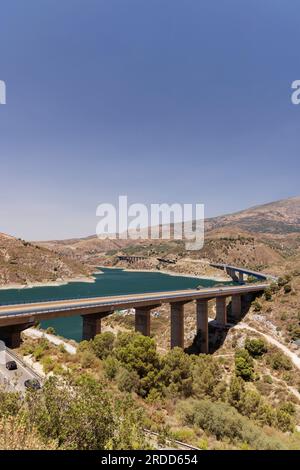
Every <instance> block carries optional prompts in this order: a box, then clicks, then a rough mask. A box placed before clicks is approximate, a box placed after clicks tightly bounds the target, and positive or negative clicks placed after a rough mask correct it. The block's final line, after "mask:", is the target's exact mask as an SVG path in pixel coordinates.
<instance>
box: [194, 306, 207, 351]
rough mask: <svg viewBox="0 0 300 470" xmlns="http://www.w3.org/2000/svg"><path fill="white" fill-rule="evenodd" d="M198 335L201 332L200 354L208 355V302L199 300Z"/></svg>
mask: <svg viewBox="0 0 300 470" xmlns="http://www.w3.org/2000/svg"><path fill="white" fill-rule="evenodd" d="M196 305H197V307H196V308H197V333H198V332H199V331H200V352H201V353H203V354H207V353H208V300H206V299H205V300H197V304H196Z"/></svg>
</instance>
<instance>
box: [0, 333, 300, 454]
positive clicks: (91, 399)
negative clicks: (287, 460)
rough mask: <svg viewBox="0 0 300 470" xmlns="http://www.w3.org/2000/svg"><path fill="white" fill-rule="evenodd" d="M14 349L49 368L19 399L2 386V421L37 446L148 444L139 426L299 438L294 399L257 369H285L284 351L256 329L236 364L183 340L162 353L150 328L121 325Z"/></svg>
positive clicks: (277, 443)
mask: <svg viewBox="0 0 300 470" xmlns="http://www.w3.org/2000/svg"><path fill="white" fill-rule="evenodd" d="M105 348H107V349H105ZM22 350H23V351H25V352H26V353H27V354H28V353H30V354H31V355H32V356H33V357H37V358H38V360H39V362H40V363H41V364H42V365H43V367H44V371H45V372H46V373H48V374H49V378H48V379H47V380H46V383H45V386H44V387H43V389H42V390H41V391H39V392H31V393H28V394H27V397H26V399H22V398H20V397H19V396H18V394H11V393H5V392H1V393H2V395H1V396H0V422H1V419H2V421H3V419H4V420H5V422H7V423H8V422H10V421H9V420H13V422H14V423H15V425H16V428H17V429H18V426H19V424H20V426H21V424H22V426H25V429H26V430H27V431H28V435H30V436H32V441H31V442H32V443H33V444H32V445H34V446H35V448H44V447H45V446H46V448H58V449H100V448H101V449H102V448H103V449H104V448H106V449H135V448H147V447H148V448H149V443H147V441H146V439H145V434H144V432H143V429H144V428H148V429H150V430H153V431H156V432H158V434H159V438H158V441H159V442H160V441H161V442H162V443H163V442H164V440H165V439H166V438H169V439H170V438H171V439H175V438H176V439H178V440H181V441H184V442H188V443H190V444H192V445H195V446H199V447H200V448H203V449H214V448H226V449H232V448H249V449H280V448H290V446H299V445H300V442H299V440H298V437H297V434H296V433H295V432H294V428H295V423H296V422H297V416H299V409H298V407H297V406H295V405H294V403H293V399H291V397H290V395H289V394H288V393H286V392H284V394H283V395H281V397H280V399H277V398H276V396H275V395H274V393H268V387H272V383H273V379H272V376H271V375H269V376H268V375H266V374H264V375H261V378H260V373H259V372H260V368H261V367H263V368H264V370H265V369H266V368H267V369H268V368H270V371H271V374H272V371H274V373H275V374H281V375H282V377H284V374H287V373H289V372H290V369H289V362H288V361H289V360H288V358H286V357H285V356H284V355H282V354H281V353H280V352H278V350H276V349H274V348H273V347H270V346H269V345H267V344H266V342H265V341H263V340H261V339H259V338H253V337H252V338H251V337H246V338H245V340H244V347H240V348H238V349H237V350H236V353H235V355H234V364H232V363H230V361H229V360H228V359H226V358H222V357H220V358H217V357H214V356H212V355H204V354H200V355H198V356H196V355H193V354H192V355H188V354H186V353H185V352H184V351H183V350H182V349H181V348H174V349H173V350H171V351H168V352H167V353H166V354H164V355H161V354H159V353H158V351H157V348H156V343H155V341H154V339H153V338H150V337H144V336H142V335H140V334H139V333H128V332H120V333H118V335H113V334H112V333H102V334H100V335H97V336H96V337H95V339H94V340H93V341H83V342H82V343H80V345H79V348H78V352H77V354H75V355H70V354H69V353H67V352H66V351H65V350H64V349H62V348H58V347H55V346H53V345H50V343H48V342H47V341H46V340H45V339H39V340H27V344H26V343H25V344H24V345H23V347H22ZM37 351H38V353H37ZM277 377H278V375H277ZM286 380H288V379H286ZM171 417H172V419H170V418H171ZM20 429H21V428H20ZM22 429H23V428H22ZM0 442H1V441H0ZM152 444H153V443H152ZM3 446H4V444H3ZM24 446H25V448H27V447H26V446H28V448H31V447H30V445H29V444H28V443H27V444H26V443H25V441H24ZM43 446H44V447H43Z"/></svg>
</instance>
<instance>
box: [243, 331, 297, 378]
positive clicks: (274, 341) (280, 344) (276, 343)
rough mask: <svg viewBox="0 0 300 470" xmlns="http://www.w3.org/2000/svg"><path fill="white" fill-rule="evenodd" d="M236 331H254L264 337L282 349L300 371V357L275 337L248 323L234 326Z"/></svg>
mask: <svg viewBox="0 0 300 470" xmlns="http://www.w3.org/2000/svg"><path fill="white" fill-rule="evenodd" d="M234 328H236V329H240V330H242V329H246V330H249V331H253V333H258V334H259V335H261V336H263V337H264V338H265V339H266V340H267V341H268V342H269V343H271V344H274V346H276V347H277V348H278V349H281V351H283V352H284V354H286V355H287V356H288V357H289V358H290V359H291V361H292V362H293V364H294V365H295V366H296V367H297V369H299V370H300V357H298V356H297V354H295V353H294V352H292V351H290V350H289V348H288V347H287V346H284V344H282V343H280V341H278V340H277V339H275V338H273V336H270V335H267V334H266V333H262V332H261V331H259V330H257V329H256V328H253V327H251V326H249V325H247V324H246V323H238V324H237V325H235V326H234Z"/></svg>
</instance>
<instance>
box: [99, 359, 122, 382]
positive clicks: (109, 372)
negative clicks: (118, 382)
mask: <svg viewBox="0 0 300 470" xmlns="http://www.w3.org/2000/svg"><path fill="white" fill-rule="evenodd" d="M119 367H120V363H119V361H118V360H117V359H116V358H115V357H113V356H108V357H107V358H106V359H104V361H103V368H104V372H105V375H106V377H107V378H108V379H110V380H112V379H114V378H115V376H116V374H117V372H118V369H119Z"/></svg>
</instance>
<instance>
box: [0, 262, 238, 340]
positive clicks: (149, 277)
mask: <svg viewBox="0 0 300 470" xmlns="http://www.w3.org/2000/svg"><path fill="white" fill-rule="evenodd" d="M100 269H101V272H100V271H99V274H95V282H94V283H88V282H70V283H69V284H65V285H62V286H44V287H32V288H23V289H7V290H0V305H8V304H12V303H24V302H37V301H47V300H66V299H76V298H87V297H102V296H107V295H118V294H138V293H143V292H162V291H168V290H181V289H188V288H195V287H198V286H202V287H213V286H214V285H216V284H220V281H213V280H208V279H200V278H193V277H185V276H180V275H178V276H177V275H176V276H171V275H168V274H164V273H160V272H146V271H145V272H138V271H125V270H123V269H114V268H102V267H101V268H99V270H100ZM222 284H224V285H225V284H227V285H229V284H231V282H224V283H222ZM41 326H42V328H48V327H49V326H52V327H53V328H54V329H55V331H56V332H57V334H59V335H60V336H64V337H65V338H69V339H74V340H75V341H81V334H82V318H81V316H75V317H66V318H56V319H53V320H49V321H43V322H42V323H41Z"/></svg>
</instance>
